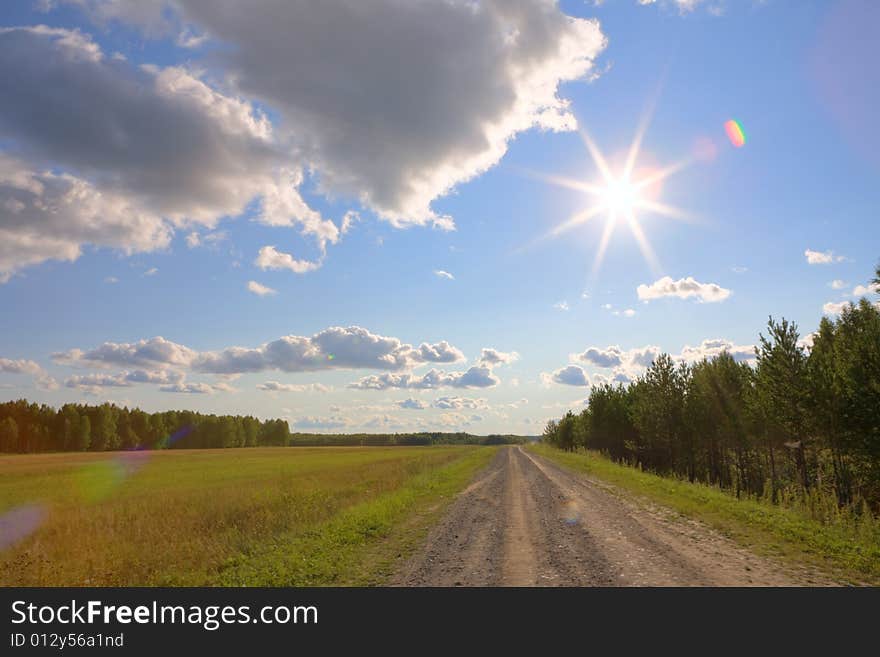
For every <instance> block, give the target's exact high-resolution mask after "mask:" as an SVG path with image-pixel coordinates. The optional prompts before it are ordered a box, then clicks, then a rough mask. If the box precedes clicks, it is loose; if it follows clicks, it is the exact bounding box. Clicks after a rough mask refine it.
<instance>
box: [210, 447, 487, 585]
mask: <svg viewBox="0 0 880 657" xmlns="http://www.w3.org/2000/svg"><path fill="white" fill-rule="evenodd" d="M496 449H497V448H482V449H479V450H475V451H472V452H470V453H469V454H467V455H466V456H464V457H463V458H460V459H458V460H456V461H454V462H452V463H450V464H449V465H447V466H445V467H442V468H440V469H437V470H432V471H429V472H425V473H422V474H419V475H417V476H415V477H413V478H412V479H410V480H409V481H408V482H406V483H405V484H404V485H403V486H402V487H400V488H399V489H397V490H395V491H393V492H391V493H388V494H386V495H382V496H380V497H378V498H376V499H374V500H370V501H368V502H364V503H362V504H358V505H357V506H354V507H352V508H350V509H347V510H345V511H343V512H342V513H340V514H338V515H337V516H335V517H334V518H332V519H331V520H329V521H328V522H325V523H322V524H320V525H318V526H316V527H314V528H313V529H311V530H309V531H307V532H305V533H290V534H288V535H284V536H280V537H278V539H276V540H275V541H273V542H272V543H271V544H269V545H263V546H260V548H259V549H258V550H257V551H255V552H254V553H252V554H241V555H239V556H237V557H235V558H234V559H231V560H229V562H227V563H226V564H224V567H223V568H222V570H221V572H220V573H219V574H218V577H217V579H216V581H215V582H213V583H216V584H220V585H223V586H327V585H331V586H365V585H375V584H382V583H383V582H384V581H385V580H386V578H387V577H388V576H389V575H391V573H392V572H393V567H394V565H395V563H397V562H398V561H399V560H400V558H402V557H403V556H404V555H406V554H407V553H409V552H410V551H411V550H412V549H413V548H414V547H415V546H416V545H418V544H419V542H420V541H421V539H422V538H423V537H424V535H425V534H426V533H427V531H428V529H429V528H430V527H431V525H433V524H434V522H435V520H436V519H437V518H438V517H439V516H440V515H441V514H442V512H443V510H444V509H445V508H446V507H447V506H448V504H449V503H450V502H451V501H452V500H453V498H454V495H455V494H456V493H457V492H458V491H460V490H461V489H462V488H464V487H465V486H466V485H467V483H468V482H469V481H470V480H471V479H472V478H473V476H474V474H475V473H476V472H477V470H478V469H480V468H481V467H483V466H485V465H486V464H487V463H488V462H489V459H490V458H491V456H492V455H493V454H494V452H495V450H496Z"/></svg>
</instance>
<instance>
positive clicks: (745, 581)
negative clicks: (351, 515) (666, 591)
mask: <svg viewBox="0 0 880 657" xmlns="http://www.w3.org/2000/svg"><path fill="white" fill-rule="evenodd" d="M391 584H393V585H398V586H792V585H807V586H817V585H828V584H833V582H832V581H831V580H829V579H827V577H823V576H822V575H821V574H818V573H815V572H812V571H809V570H807V569H804V568H800V569H798V568H795V567H791V566H783V565H781V564H779V563H777V562H775V561H771V560H768V559H766V558H763V557H759V556H756V555H754V554H752V553H751V552H749V551H748V550H746V549H744V548H743V547H741V546H739V545H738V544H736V543H734V542H733V541H731V540H729V539H727V538H725V537H723V536H721V535H720V534H718V533H717V532H715V531H713V530H712V529H710V528H708V527H707V526H706V525H704V524H702V523H699V522H697V521H694V520H690V519H686V518H684V517H682V516H681V515H679V514H677V513H675V512H673V511H671V510H668V509H664V508H660V507H656V506H653V505H648V504H646V503H644V502H637V501H634V500H633V499H632V498H630V497H628V496H626V495H623V494H621V493H620V492H619V491H617V490H615V489H614V488H612V487H611V486H609V485H607V484H604V483H602V482H599V481H596V480H594V479H591V478H589V477H587V476H585V475H582V474H576V473H573V472H571V471H568V470H566V469H564V468H561V467H560V466H558V465H556V464H554V463H553V462H551V461H549V460H547V459H544V458H542V457H540V456H537V455H535V454H532V453H530V452H527V451H525V450H523V449H522V448H520V447H506V448H502V449H500V450H499V451H498V454H497V455H496V457H495V458H494V459H493V460H492V462H491V463H490V465H489V466H488V467H487V468H485V469H484V470H483V471H482V472H481V473H480V474H478V475H477V477H476V479H475V480H474V482H473V483H472V484H471V485H470V486H469V487H468V488H467V489H465V490H464V491H463V492H462V493H461V494H460V495H459V496H458V498H457V499H456V501H455V502H454V503H453V504H452V506H451V507H450V510H449V511H448V512H447V514H446V515H445V517H444V518H443V519H442V520H441V521H440V522H439V523H438V524H437V525H436V526H435V527H434V528H433V529H432V530H431V532H430V533H429V535H428V537H427V540H426V542H425V545H424V546H423V548H422V549H421V550H420V551H418V552H417V553H416V554H415V555H414V556H413V557H412V558H411V559H409V560H408V561H407V562H406V563H404V564H403V565H402V567H401V568H399V569H398V571H397V573H396V574H395V575H394V577H393V578H392V581H391Z"/></svg>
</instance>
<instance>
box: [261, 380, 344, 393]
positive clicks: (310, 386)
mask: <svg viewBox="0 0 880 657" xmlns="http://www.w3.org/2000/svg"><path fill="white" fill-rule="evenodd" d="M257 390H262V391H263V392H330V391H332V390H333V387H332V386H327V385H324V384H323V383H279V382H278V381H266V382H265V383H258V384H257Z"/></svg>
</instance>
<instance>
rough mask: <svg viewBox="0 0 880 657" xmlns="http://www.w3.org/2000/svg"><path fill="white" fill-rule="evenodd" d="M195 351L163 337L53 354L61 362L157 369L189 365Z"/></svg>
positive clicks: (108, 343) (106, 343)
mask: <svg viewBox="0 0 880 657" xmlns="http://www.w3.org/2000/svg"><path fill="white" fill-rule="evenodd" d="M195 356H196V352H195V351H193V350H192V349H189V348H187V347H184V346H183V345H180V344H177V343H175V342H172V341H170V340H166V339H165V338H163V337H161V336H157V337H155V338H150V339H149V340H140V341H139V342H132V343H115V342H105V343H104V344H102V345H101V346H100V347H97V348H96V349H92V350H90V351H82V350H80V349H71V350H70V351H66V352H58V353H54V354H52V359H53V360H54V361H56V362H58V363H61V364H67V365H86V366H97V367H111V366H120V367H144V368H147V369H155V368H157V367H162V366H172V367H187V366H189V365H190V363H192V361H193V360H194V358H195Z"/></svg>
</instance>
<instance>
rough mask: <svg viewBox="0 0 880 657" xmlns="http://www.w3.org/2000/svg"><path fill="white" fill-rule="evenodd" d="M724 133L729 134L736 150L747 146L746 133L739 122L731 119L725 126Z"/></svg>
mask: <svg viewBox="0 0 880 657" xmlns="http://www.w3.org/2000/svg"><path fill="white" fill-rule="evenodd" d="M724 131H725V132H726V133H727V138H728V139H729V140H730V143H731V144H733V145H734V146H735V147H736V148H742V147H743V146H745V145H746V133H745V132H744V131H743V129H742V125H741V124H740V122H739V121H735V120H734V119H730V120H729V121H727V122H726V123H725V124H724Z"/></svg>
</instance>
